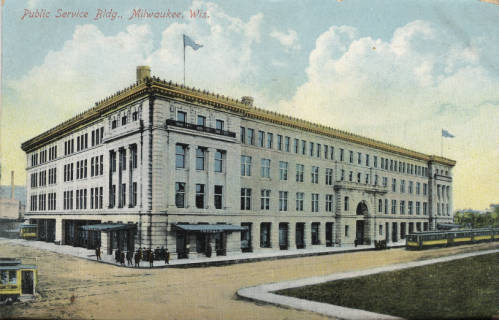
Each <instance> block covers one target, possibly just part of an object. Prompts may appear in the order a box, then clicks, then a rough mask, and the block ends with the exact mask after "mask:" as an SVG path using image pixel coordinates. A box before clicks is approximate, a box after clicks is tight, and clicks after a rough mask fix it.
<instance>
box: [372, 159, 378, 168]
mask: <svg viewBox="0 0 499 320" xmlns="http://www.w3.org/2000/svg"><path fill="white" fill-rule="evenodd" d="M373 161H374V167H375V168H377V167H378V157H377V156H374V160H373Z"/></svg>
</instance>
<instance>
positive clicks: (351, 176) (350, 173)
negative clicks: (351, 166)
mask: <svg viewBox="0 0 499 320" xmlns="http://www.w3.org/2000/svg"><path fill="white" fill-rule="evenodd" d="M348 181H350V182H352V181H353V172H352V171H350V172H349V173H348Z"/></svg>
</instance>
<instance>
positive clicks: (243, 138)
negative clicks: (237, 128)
mask: <svg viewBox="0 0 499 320" xmlns="http://www.w3.org/2000/svg"><path fill="white" fill-rule="evenodd" d="M239 135H240V136H241V143H246V128H245V127H241V132H240V133H239Z"/></svg>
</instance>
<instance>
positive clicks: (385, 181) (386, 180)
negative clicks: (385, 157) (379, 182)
mask: <svg viewBox="0 0 499 320" xmlns="http://www.w3.org/2000/svg"><path fill="white" fill-rule="evenodd" d="M386 186H388V178H387V177H383V187H386Z"/></svg>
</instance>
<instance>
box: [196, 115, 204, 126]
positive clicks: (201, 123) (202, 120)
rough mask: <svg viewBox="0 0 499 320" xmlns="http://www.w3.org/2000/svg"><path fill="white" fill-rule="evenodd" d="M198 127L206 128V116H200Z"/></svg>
mask: <svg viewBox="0 0 499 320" xmlns="http://www.w3.org/2000/svg"><path fill="white" fill-rule="evenodd" d="M197 125H198V126H202V127H206V117H205V116H198V121H197Z"/></svg>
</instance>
